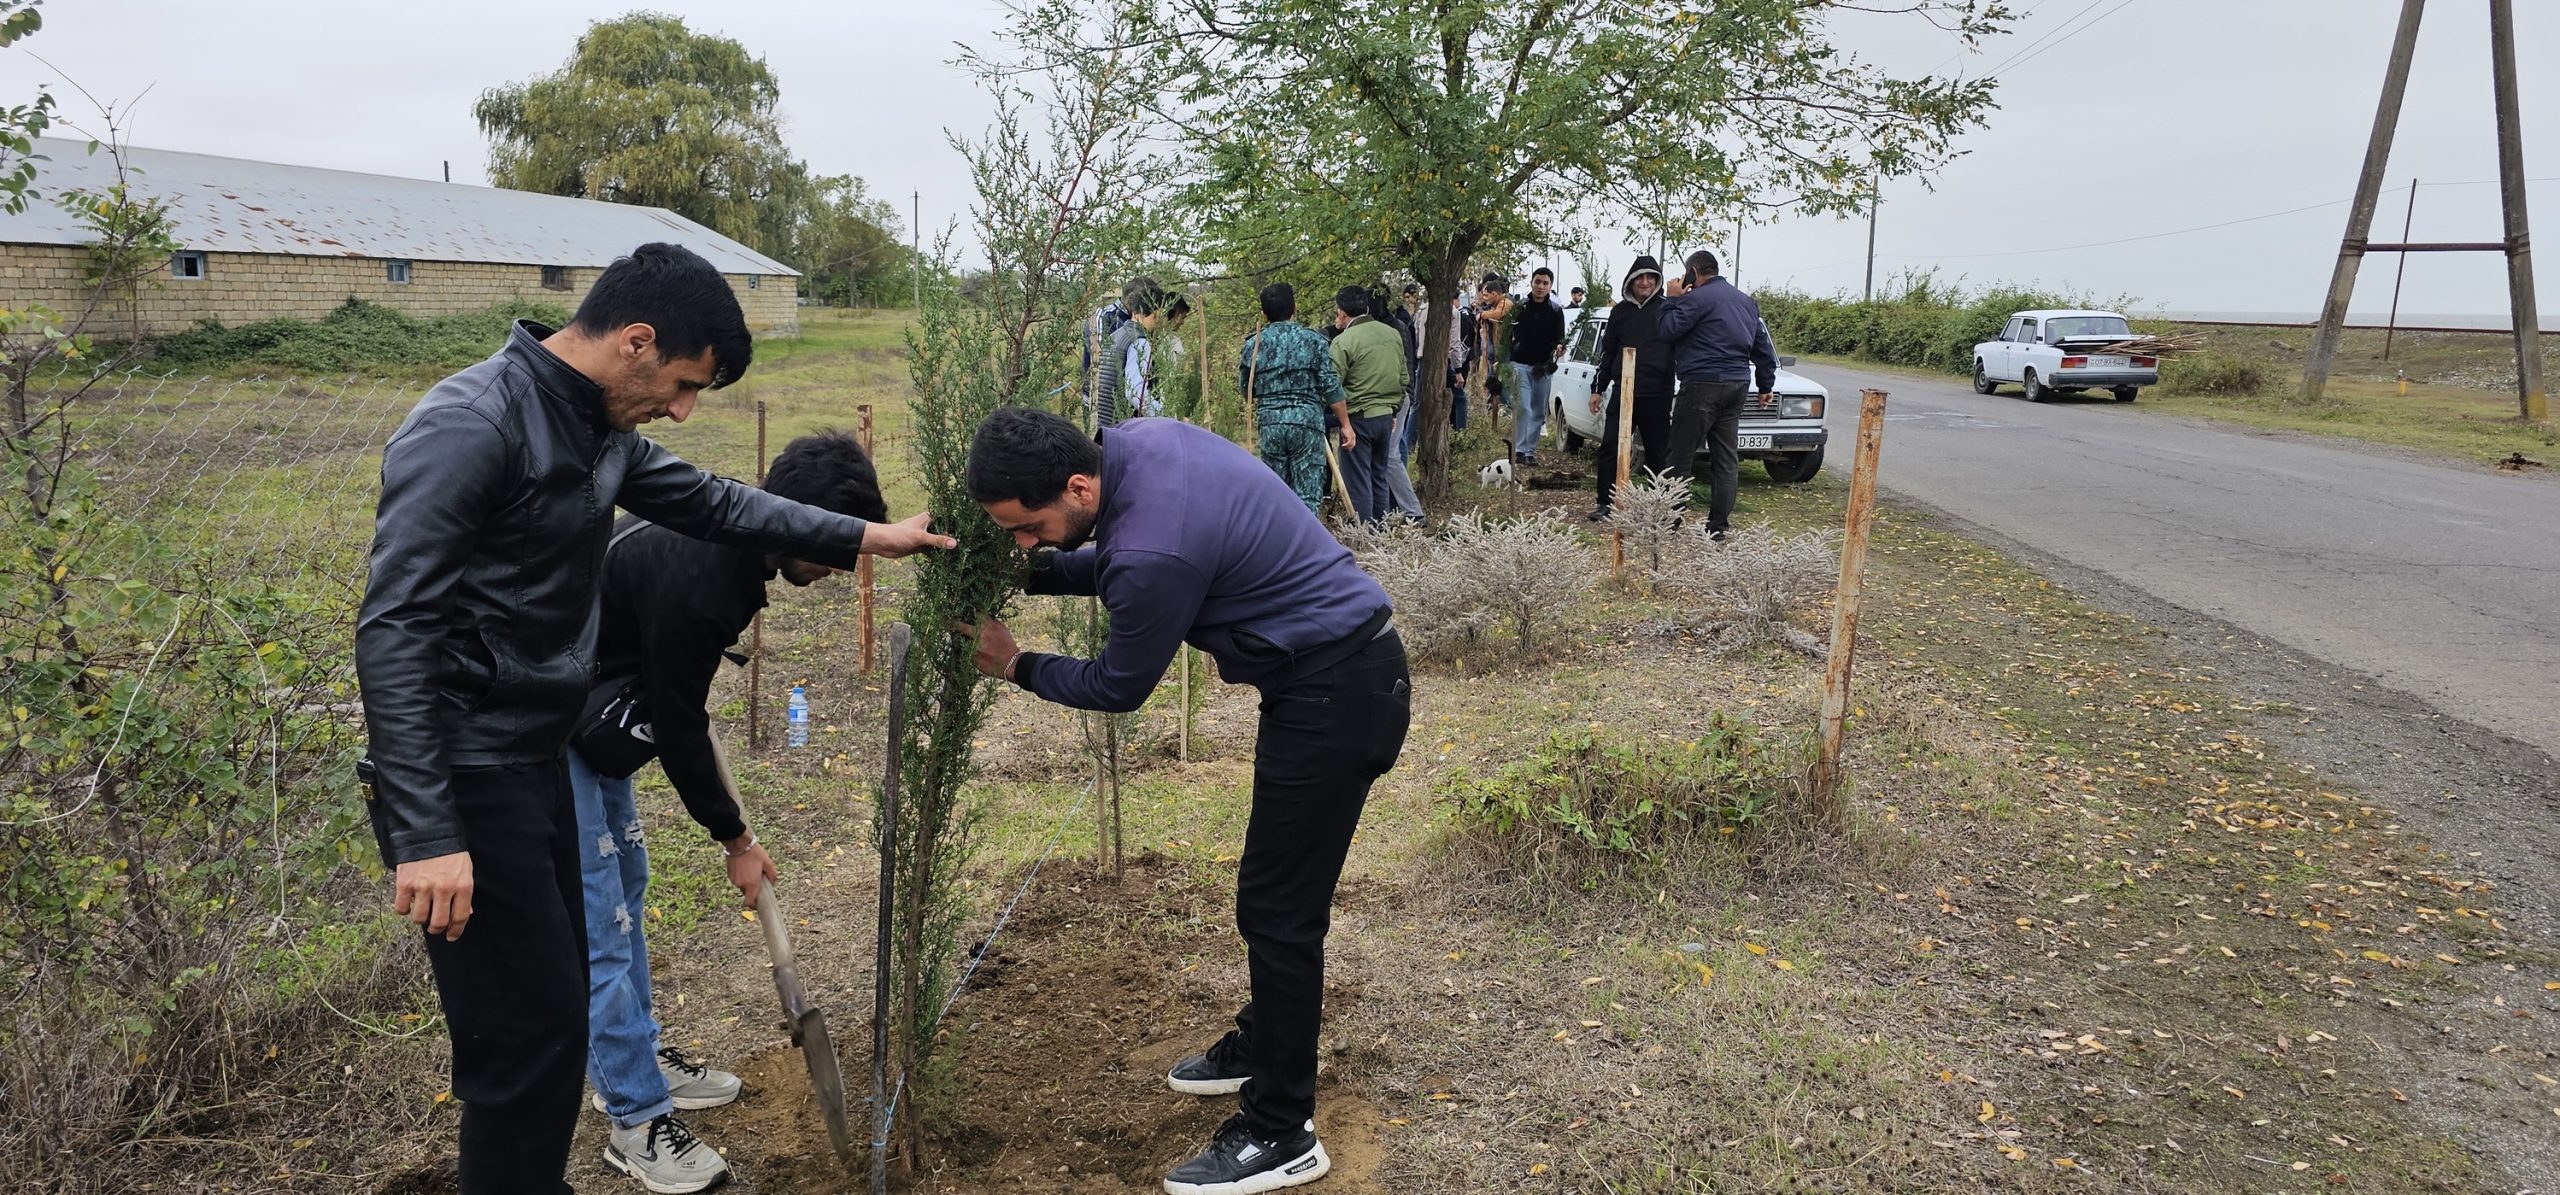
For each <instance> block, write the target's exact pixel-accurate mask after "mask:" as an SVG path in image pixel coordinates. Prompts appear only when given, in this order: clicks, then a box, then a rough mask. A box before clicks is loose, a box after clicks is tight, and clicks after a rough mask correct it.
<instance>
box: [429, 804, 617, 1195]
mask: <svg viewBox="0 0 2560 1195" xmlns="http://www.w3.org/2000/svg"><path fill="white" fill-rule="evenodd" d="M453 799H454V806H455V809H456V811H457V812H459V813H460V814H461V816H462V830H463V834H464V835H465V836H466V838H467V839H468V841H469V842H470V843H471V885H472V887H471V920H470V922H469V923H468V924H466V925H465V926H464V927H463V930H462V937H461V939H460V940H458V941H453V942H447V941H445V940H444V939H443V938H440V937H437V936H435V935H433V934H429V935H427V963H428V965H429V966H431V967H432V968H434V970H435V976H436V994H437V995H438V996H439V997H441V998H442V1000H443V1002H444V1019H445V1025H446V1027H447V1029H448V1030H449V1031H450V1032H451V1033H452V1035H453V1094H454V1097H455V1098H457V1099H459V1100H461V1101H462V1151H461V1152H462V1165H461V1172H460V1174H459V1175H458V1178H459V1184H458V1185H459V1186H460V1188H461V1192H462V1195H483V1193H484V1192H485V1193H492V1195H494V1193H496V1192H528V1191H530V1192H546V1193H547V1192H566V1191H568V1190H569V1185H568V1183H567V1182H566V1181H564V1177H563V1176H564V1175H565V1173H566V1172H567V1170H568V1167H569V1138H570V1134H571V1133H572V1131H574V1130H575V1129H576V1128H577V1124H578V1095H579V1091H580V1087H581V1085H582V1084H583V1083H584V1082H585V1080H586V1068H587V930H586V925H587V919H586V903H585V901H584V899H583V898H582V895H581V893H582V889H581V886H580V883H579V878H578V855H577V850H578V815H577V809H576V806H575V805H574V804H573V803H572V800H571V797H570V793H569V769H568V765H567V764H566V763H564V762H562V761H559V760H553V761H550V762H547V763H537V764H518V765H513V766H508V767H491V768H456V769H454V773H453Z"/></svg>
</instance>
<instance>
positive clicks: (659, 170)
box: [472, 12, 817, 257]
mask: <svg viewBox="0 0 2560 1195" xmlns="http://www.w3.org/2000/svg"><path fill="white" fill-rule="evenodd" d="M780 97H781V88H780V87H779V86H778V85H777V84H776V83H775V82H774V77H773V71H772V69H771V68H769V67H767V66H766V65H765V61H764V59H762V58H760V57H757V56H756V55H754V54H751V53H749V52H748V51H747V48H746V47H745V46H742V45H740V44H738V43H737V42H736V41H733V40H731V39H729V38H725V37H713V36H710V35H707V34H700V33H695V32H693V31H692V30H690V29H687V28H685V24H684V22H683V21H682V20H680V19H678V18H675V17H671V16H663V15H660V14H657V13H646V12H635V13H632V14H630V15H628V16H624V17H620V18H617V19H614V20H610V21H598V22H596V23H595V24H593V25H591V26H588V28H587V32H586V35H585V36H583V37H580V38H579V39H578V45H577V48H576V49H575V50H574V51H572V52H571V53H570V55H569V61H568V62H567V63H565V64H563V65H562V66H561V67H560V69H559V70H557V71H553V72H552V73H550V74H547V75H543V76H540V77H538V78H534V79H530V80H527V81H525V82H523V83H516V84H510V85H508V86H504V87H495V88H491V89H490V90H488V91H487V92H484V93H482V95H481V96H480V102H479V103H478V104H477V105H475V106H474V107H473V109H472V113H473V115H474V116H475V117H477V118H478V120H479V122H480V129H481V131H482V132H483V133H486V134H487V135H488V137H489V142H490V145H489V181H490V182H491V183H493V184H495V185H497V186H501V187H512V188H515V189H517V190H522V191H541V192H545V193H548V194H552V195H576V196H581V197H584V198H588V199H603V200H610V201H612V202H615V203H633V204H645V205H648V206H651V207H663V208H666V209H668V210H670V211H673V212H675V213H677V214H678V215H681V216H684V217H686V218H688V219H692V220H695V221H698V222H700V223H702V224H706V225H708V226H710V227H711V228H713V229H715V230H717V231H719V232H720V233H721V234H722V235H724V236H729V237H732V238H735V239H737V240H739V241H741V242H744V243H746V244H747V245H750V246H752V247H754V248H755V249H757V250H759V251H762V252H764V253H766V254H769V255H774V256H785V257H789V256H795V255H796V251H797V250H798V249H799V247H800V246H799V244H798V238H799V236H800V233H801V230H802V226H803V224H804V223H805V221H806V220H807V219H808V216H809V213H810V210H811V208H812V206H813V203H814V200H815V196H816V192H817V185H816V184H815V183H814V182H813V181H812V180H811V179H810V177H809V171H808V168H807V167H806V166H805V165H803V164H802V163H800V162H799V161H797V160H795V159H793V158H792V156H791V154H790V152H789V151H788V150H786V149H785V148H784V147H783V144H782V125H781V121H780V120H779V119H778V118H777V116H776V114H775V111H774V106H775V104H776V102H777V101H778V100H779V99H780Z"/></svg>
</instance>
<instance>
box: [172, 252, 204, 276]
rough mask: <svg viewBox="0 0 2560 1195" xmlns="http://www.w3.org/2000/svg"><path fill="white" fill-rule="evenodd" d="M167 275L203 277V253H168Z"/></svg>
mask: <svg viewBox="0 0 2560 1195" xmlns="http://www.w3.org/2000/svg"><path fill="white" fill-rule="evenodd" d="M169 276H170V277H172V278H202V277H204V254H201V253H195V252H182V253H172V254H170V255H169Z"/></svg>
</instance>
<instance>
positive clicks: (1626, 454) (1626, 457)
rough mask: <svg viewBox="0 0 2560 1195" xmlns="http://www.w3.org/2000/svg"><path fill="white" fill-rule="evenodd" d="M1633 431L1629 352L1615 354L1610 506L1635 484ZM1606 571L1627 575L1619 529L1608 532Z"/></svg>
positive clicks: (1631, 355)
mask: <svg viewBox="0 0 2560 1195" xmlns="http://www.w3.org/2000/svg"><path fill="white" fill-rule="evenodd" d="M1635 430H1636V351H1635V350H1634V349H1633V348H1628V349H1623V350H1620V351H1619V353H1618V442H1617V443H1616V444H1614V445H1612V446H1611V447H1613V448H1614V449H1615V450H1616V451H1617V454H1618V475H1617V477H1618V479H1617V481H1616V483H1615V484H1614V485H1612V486H1611V487H1610V488H1611V501H1612V502H1614V501H1615V500H1616V497H1617V496H1618V495H1623V494H1625V493H1626V492H1627V489H1628V487H1629V486H1631V485H1633V484H1634V482H1635V478H1634V477H1632V476H1630V475H1629V474H1628V469H1629V467H1630V466H1631V465H1632V463H1633V462H1634V460H1635V446H1636V441H1635ZM1609 571H1610V572H1612V573H1614V574H1616V575H1617V576H1618V577H1620V578H1624V577H1625V576H1626V575H1627V533H1626V531H1625V530H1624V529H1622V528H1614V527H1613V528H1611V529H1610V531H1609Z"/></svg>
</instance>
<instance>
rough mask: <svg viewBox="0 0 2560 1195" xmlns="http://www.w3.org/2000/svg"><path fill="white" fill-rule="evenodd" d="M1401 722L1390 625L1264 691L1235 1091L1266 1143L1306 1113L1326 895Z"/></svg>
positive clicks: (1311, 1110) (1240, 883)
mask: <svg viewBox="0 0 2560 1195" xmlns="http://www.w3.org/2000/svg"><path fill="white" fill-rule="evenodd" d="M1412 718H1413V677H1412V674H1411V673H1410V672H1408V671H1407V670H1406V668H1405V656H1404V640H1403V639H1401V638H1399V637H1397V636H1396V635H1394V634H1392V633H1390V634H1387V635H1383V636H1380V637H1379V638H1377V639H1373V640H1371V641H1370V642H1369V644H1368V645H1367V646H1366V647H1363V648H1361V649H1360V650H1359V651H1357V652H1354V653H1353V654H1352V655H1351V657H1350V658H1349V659H1346V660H1344V661H1342V662H1341V663H1339V664H1336V665H1334V666H1332V667H1330V668H1326V669H1322V670H1320V671H1317V672H1314V673H1312V674H1310V675H1307V676H1304V677H1300V678H1297V679H1294V680H1288V681H1280V682H1275V683H1274V684H1272V685H1271V686H1269V687H1268V688H1265V689H1264V690H1263V691H1262V727H1261V730H1260V732H1259V733H1258V734H1257V735H1256V736H1255V739H1254V759H1253V814H1252V818H1251V820H1249V821H1248V822H1246V823H1245V831H1244V857H1243V859H1242V860H1241V861H1239V862H1238V864H1237V866H1236V929H1237V931H1238V932H1240V933H1242V934H1243V935H1244V942H1245V962H1246V967H1247V969H1248V970H1249V971H1250V972H1251V973H1252V977H1253V999H1252V1002H1251V1003H1249V1004H1246V1005H1245V1006H1244V1009H1243V1011H1240V1012H1238V1013H1237V1014H1236V1032H1237V1035H1238V1036H1239V1038H1240V1039H1241V1040H1240V1041H1239V1043H1238V1044H1240V1045H1242V1046H1243V1047H1244V1048H1245V1056H1246V1057H1247V1058H1250V1059H1251V1060H1252V1069H1253V1078H1251V1079H1250V1080H1247V1081H1246V1083H1245V1085H1244V1091H1243V1092H1242V1093H1241V1094H1240V1095H1239V1096H1238V1097H1237V1098H1238V1101H1239V1102H1240V1103H1241V1104H1242V1106H1243V1109H1244V1116H1245V1122H1246V1124H1248V1125H1249V1126H1251V1127H1252V1129H1253V1130H1254V1132H1255V1133H1257V1134H1259V1135H1260V1136H1262V1138H1263V1139H1265V1140H1281V1139H1287V1138H1290V1137H1294V1136H1296V1135H1297V1134H1298V1132H1299V1131H1300V1129H1301V1127H1302V1126H1303V1125H1304V1124H1305V1123H1306V1121H1307V1120H1308V1119H1309V1118H1310V1117H1313V1116H1314V1115H1315V1114H1316V1038H1317V1036H1318V1033H1319V1031H1320V1030H1321V1029H1322V1026H1323V1020H1324V936H1325V933H1326V931H1328V930H1330V929H1332V928H1333V889H1334V885H1335V884H1336V883H1337V882H1338V881H1340V880H1341V879H1342V861H1343V858H1344V857H1345V856H1346V855H1348V854H1349V853H1350V851H1351V832H1352V831H1353V830H1354V829H1355V828H1357V827H1358V826H1359V824H1360V810H1361V807H1362V806H1364V805H1366V804H1368V801H1369V786H1370V785H1371V784H1374V783H1376V781H1377V779H1378V777H1380V776H1383V775H1385V774H1386V773H1387V769H1388V768H1391V767H1393V766H1395V762H1396V755H1397V753H1399V752H1401V751H1403V750H1404V734H1405V727H1406V725H1407V724H1408V723H1410V722H1411V721H1412Z"/></svg>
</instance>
